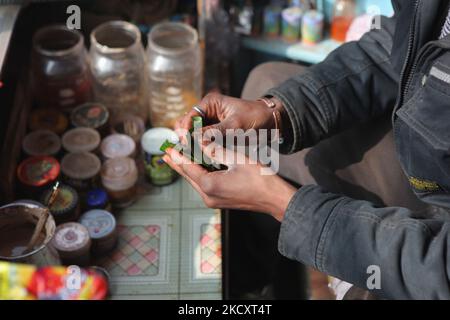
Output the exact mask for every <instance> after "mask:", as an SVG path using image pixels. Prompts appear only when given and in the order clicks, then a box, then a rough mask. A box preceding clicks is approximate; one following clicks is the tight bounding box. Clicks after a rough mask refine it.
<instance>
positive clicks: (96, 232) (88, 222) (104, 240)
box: [80, 209, 117, 255]
mask: <svg viewBox="0 0 450 320" xmlns="http://www.w3.org/2000/svg"><path fill="white" fill-rule="evenodd" d="M80 223H81V224H82V225H83V226H85V227H86V228H87V229H88V230H89V236H90V238H91V239H92V252H93V253H95V254H99V255H102V254H106V253H108V252H110V251H111V250H112V249H114V247H115V246H116V244H117V230H116V226H117V223H116V218H114V216H113V215H112V214H111V213H110V212H108V211H106V210H98V209H94V210H89V211H87V212H85V213H84V214H83V215H82V216H81V218H80Z"/></svg>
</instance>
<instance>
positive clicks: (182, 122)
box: [175, 109, 198, 144]
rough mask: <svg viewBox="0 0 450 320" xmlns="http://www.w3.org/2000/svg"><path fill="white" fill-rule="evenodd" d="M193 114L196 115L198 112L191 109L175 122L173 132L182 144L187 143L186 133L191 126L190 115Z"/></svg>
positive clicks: (192, 115)
mask: <svg viewBox="0 0 450 320" xmlns="http://www.w3.org/2000/svg"><path fill="white" fill-rule="evenodd" d="M195 116H198V112H197V111H195V110H194V109H192V110H190V111H189V112H187V113H186V114H185V115H184V116H183V117H182V118H181V119H179V120H178V121H177V122H176V124H175V132H176V133H177V134H178V137H179V139H180V141H181V142H182V143H183V144H187V139H186V135H187V133H189V130H190V129H191V127H192V117H195Z"/></svg>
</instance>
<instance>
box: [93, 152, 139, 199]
mask: <svg viewBox="0 0 450 320" xmlns="http://www.w3.org/2000/svg"><path fill="white" fill-rule="evenodd" d="M101 177H102V184H103V186H104V187H105V188H106V189H108V190H112V191H121V190H126V189H129V188H131V187H133V186H134V185H135V184H136V182H137V179H138V170H137V167H136V162H135V161H134V160H133V159H131V158H114V159H108V160H106V161H105V162H104V163H103V166H102V171H101Z"/></svg>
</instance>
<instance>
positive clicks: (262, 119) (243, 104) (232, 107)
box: [175, 93, 281, 144]
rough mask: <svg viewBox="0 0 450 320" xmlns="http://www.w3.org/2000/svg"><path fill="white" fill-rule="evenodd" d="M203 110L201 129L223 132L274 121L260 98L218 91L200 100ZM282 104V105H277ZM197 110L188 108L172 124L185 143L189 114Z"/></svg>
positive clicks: (260, 126) (266, 125) (270, 125)
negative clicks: (249, 98)
mask: <svg viewBox="0 0 450 320" xmlns="http://www.w3.org/2000/svg"><path fill="white" fill-rule="evenodd" d="M199 106H200V108H201V109H202V110H203V111H204V112H205V114H206V117H205V120H206V122H207V123H210V124H213V125H211V126H205V127H204V128H202V131H203V132H205V131H206V130H208V129H217V130H219V131H220V132H221V133H222V134H223V135H224V136H225V133H226V130H227V129H243V130H244V131H245V130H248V129H256V130H257V129H274V128H275V121H274V118H273V110H271V109H269V108H268V107H267V106H266V104H265V103H264V102H262V101H249V100H242V99H237V98H232V97H228V96H224V95H221V94H218V93H210V94H208V95H207V96H205V97H204V98H203V100H202V101H201V102H200V103H199ZM280 108H281V107H280ZM198 115H199V114H198V112H197V111H195V110H191V111H190V112H188V113H187V114H186V115H184V116H183V117H182V118H180V119H179V120H178V121H177V123H176V124H175V130H176V131H177V133H178V135H179V137H180V141H182V142H183V143H185V144H186V143H187V141H186V137H185V136H186V133H187V132H188V131H189V129H190V128H191V127H192V117H194V116H198Z"/></svg>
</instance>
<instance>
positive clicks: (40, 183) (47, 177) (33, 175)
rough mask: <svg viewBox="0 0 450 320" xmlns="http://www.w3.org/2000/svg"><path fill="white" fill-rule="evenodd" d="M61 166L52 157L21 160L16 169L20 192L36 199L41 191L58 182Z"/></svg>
mask: <svg viewBox="0 0 450 320" xmlns="http://www.w3.org/2000/svg"><path fill="white" fill-rule="evenodd" d="M60 171H61V166H60V164H59V162H58V160H56V159H55V158H54V157H49V156H34V157H29V158H27V159H25V160H23V161H22V162H21V163H20V164H19V167H18V168H17V178H18V179H19V182H20V184H21V187H22V189H23V190H22V191H23V192H24V193H25V194H27V195H30V196H32V197H33V198H36V197H37V196H38V195H39V193H40V192H41V191H43V190H44V189H46V188H48V187H50V186H52V185H53V184H54V183H55V182H56V180H58V177H59V174H60Z"/></svg>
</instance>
